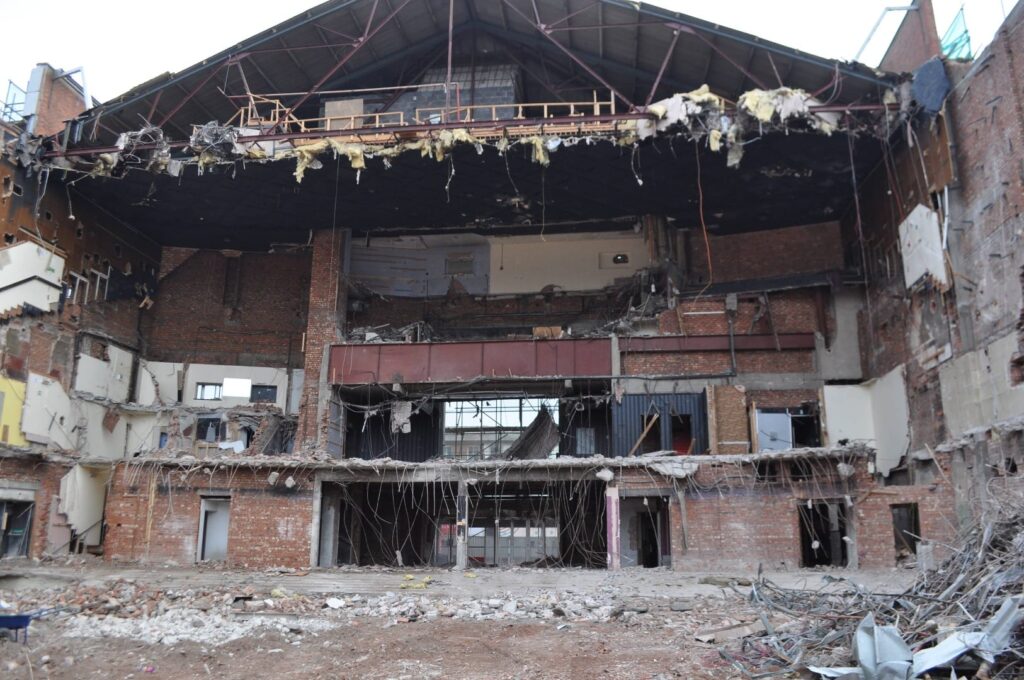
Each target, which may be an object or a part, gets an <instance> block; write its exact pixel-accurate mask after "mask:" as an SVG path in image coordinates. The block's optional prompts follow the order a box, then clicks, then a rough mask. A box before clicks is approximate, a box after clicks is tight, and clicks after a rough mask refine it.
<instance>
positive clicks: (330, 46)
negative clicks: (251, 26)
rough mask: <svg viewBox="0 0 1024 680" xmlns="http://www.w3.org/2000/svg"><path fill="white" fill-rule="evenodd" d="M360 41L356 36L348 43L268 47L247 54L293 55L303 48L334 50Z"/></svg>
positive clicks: (282, 41) (293, 59) (282, 42)
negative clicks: (284, 53)
mask: <svg viewBox="0 0 1024 680" xmlns="http://www.w3.org/2000/svg"><path fill="white" fill-rule="evenodd" d="M283 37H284V36H282V40H281V44H282V45H284V40H283ZM358 42H359V39H358V38H356V39H355V40H353V41H352V42H346V43H324V44H321V45H286V46H285V47H268V48H267V49H265V50H251V51H249V52H246V54H272V53H274V52H287V53H288V54H289V55H291V53H292V52H299V51H301V50H323V49H330V50H332V51H333V49H334V48H335V47H352V46H353V45H355V44H357V43H358ZM292 61H295V57H294V55H292ZM297 63H298V62H296V64H297Z"/></svg>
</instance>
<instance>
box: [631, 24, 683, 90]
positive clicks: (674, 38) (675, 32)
mask: <svg viewBox="0 0 1024 680" xmlns="http://www.w3.org/2000/svg"><path fill="white" fill-rule="evenodd" d="M679 33H680V31H679V29H678V28H677V29H674V30H673V32H672V43H671V44H670V45H669V46H668V49H667V50H666V51H665V58H664V59H662V60H661V68H659V69H658V77H657V78H655V79H654V83H653V84H652V85H651V91H650V92H649V93H648V94H647V99H646V101H644V106H650V105H651V102H652V101H654V93H655V92H657V91H658V85H660V84H661V77H662V76H663V75H665V69H666V68H667V67H668V61H669V59H671V58H672V53H673V52H675V51H676V43H677V42H679ZM637 42H639V41H637Z"/></svg>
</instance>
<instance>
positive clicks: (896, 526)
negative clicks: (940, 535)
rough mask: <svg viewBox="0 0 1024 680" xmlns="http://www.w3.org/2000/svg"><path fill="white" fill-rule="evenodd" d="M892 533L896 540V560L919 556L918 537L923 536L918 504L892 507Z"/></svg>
mask: <svg viewBox="0 0 1024 680" xmlns="http://www.w3.org/2000/svg"><path fill="white" fill-rule="evenodd" d="M892 532H893V537H894V538H895V540H896V559H901V558H903V557H909V556H910V555H916V554H917V542H918V540H919V539H918V536H920V535H921V519H920V517H919V515H918V512H917V503H904V504H900V505H893V506H892Z"/></svg>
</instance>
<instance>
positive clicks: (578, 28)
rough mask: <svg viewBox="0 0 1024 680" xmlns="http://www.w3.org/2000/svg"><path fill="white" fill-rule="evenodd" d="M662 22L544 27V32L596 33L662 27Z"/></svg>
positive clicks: (663, 23)
mask: <svg viewBox="0 0 1024 680" xmlns="http://www.w3.org/2000/svg"><path fill="white" fill-rule="evenodd" d="M664 25H665V22H664V21H631V22H629V23H625V24H593V25H591V26H563V27H562V28H551V27H550V26H545V27H544V28H545V30H547V31H551V32H552V33H568V32H571V31H596V30H604V29H606V28H638V27H640V26H664Z"/></svg>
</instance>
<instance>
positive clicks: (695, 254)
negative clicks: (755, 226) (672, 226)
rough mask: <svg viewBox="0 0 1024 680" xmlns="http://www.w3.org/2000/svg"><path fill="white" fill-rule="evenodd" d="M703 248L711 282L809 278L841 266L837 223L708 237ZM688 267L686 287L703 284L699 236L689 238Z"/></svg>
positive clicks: (704, 265) (704, 275)
mask: <svg viewBox="0 0 1024 680" xmlns="http://www.w3.org/2000/svg"><path fill="white" fill-rule="evenodd" d="M708 246H709V247H710V251H711V268H712V271H711V281H712V283H726V282H728V281H743V280H749V279H760V278H772V277H778V276H788V275H792V274H810V273H817V272H825V271H832V270H837V269H841V268H842V266H843V249H842V240H841V238H840V229H839V224H838V222H824V223H822V224H809V225H805V226H800V227H789V228H787V229H772V230H766V231H755V232H749V233H745V234H735V235H729V236H709V237H708ZM687 262H689V268H688V269H689V275H690V278H691V282H707V280H708V265H707V249H706V247H705V244H704V238H703V236H701V235H700V234H694V235H693V236H692V237H691V238H690V239H689V252H688V253H687Z"/></svg>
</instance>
